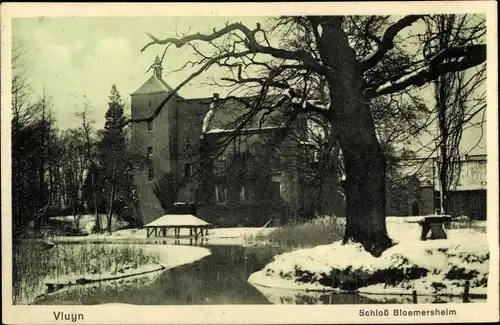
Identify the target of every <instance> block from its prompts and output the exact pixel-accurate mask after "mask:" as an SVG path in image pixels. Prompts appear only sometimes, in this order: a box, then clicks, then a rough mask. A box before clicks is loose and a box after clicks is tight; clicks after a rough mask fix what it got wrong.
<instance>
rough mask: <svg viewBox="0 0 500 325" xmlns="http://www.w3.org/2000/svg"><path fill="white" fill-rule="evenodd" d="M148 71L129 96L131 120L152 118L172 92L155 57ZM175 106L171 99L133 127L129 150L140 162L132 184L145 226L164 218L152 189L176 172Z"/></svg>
mask: <svg viewBox="0 0 500 325" xmlns="http://www.w3.org/2000/svg"><path fill="white" fill-rule="evenodd" d="M151 69H152V73H151V75H150V77H149V79H148V80H147V81H146V82H145V83H143V84H142V86H140V87H139V88H138V89H137V90H136V91H134V92H133V93H132V94H130V97H131V106H132V107H131V113H132V114H131V115H132V116H131V117H132V118H133V119H141V118H146V119H147V118H149V117H151V116H152V114H153V112H154V111H155V110H156V109H157V108H158V106H160V105H161V104H162V103H163V102H164V100H165V99H166V97H167V96H169V95H170V94H171V93H172V92H173V89H172V87H170V86H169V85H168V84H167V83H166V82H165V81H164V80H163V78H162V70H163V68H162V66H161V61H160V58H159V57H158V56H156V58H155V61H154V63H153V64H152V65H151ZM177 102H178V97H177V96H173V97H172V98H170V99H169V100H168V101H167V102H166V103H164V104H163V107H162V109H161V111H160V113H159V114H158V116H156V117H155V118H154V119H152V120H148V121H144V122H139V123H133V124H132V137H131V140H132V141H131V142H132V149H133V151H134V153H135V154H136V155H137V156H138V157H140V158H141V159H140V160H141V163H140V164H138V166H137V168H136V170H135V173H134V183H135V186H136V188H137V195H138V199H139V201H140V204H139V211H140V214H141V217H142V220H143V223H144V224H146V223H149V222H150V221H152V220H154V219H156V218H158V217H160V216H162V215H163V212H164V208H163V205H164V204H163V202H160V201H159V200H158V198H157V196H156V194H155V191H156V187H155V185H156V184H157V183H158V181H159V180H161V179H162V178H164V177H166V176H169V175H171V174H175V172H176V170H177V158H176V149H177V148H176V137H177V134H176V132H177Z"/></svg>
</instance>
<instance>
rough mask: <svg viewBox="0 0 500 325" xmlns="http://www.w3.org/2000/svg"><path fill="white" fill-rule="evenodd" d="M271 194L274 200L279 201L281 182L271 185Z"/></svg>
mask: <svg viewBox="0 0 500 325" xmlns="http://www.w3.org/2000/svg"><path fill="white" fill-rule="evenodd" d="M271 192H272V198H273V200H279V199H280V198H281V184H280V182H272V183H271Z"/></svg>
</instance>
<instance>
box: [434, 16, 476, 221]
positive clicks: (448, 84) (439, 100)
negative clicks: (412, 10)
mask: <svg viewBox="0 0 500 325" xmlns="http://www.w3.org/2000/svg"><path fill="white" fill-rule="evenodd" d="M485 23H486V22H485V20H484V18H483V17H480V16H476V15H436V16H431V17H428V18H426V27H427V30H426V33H425V35H424V40H425V41H424V52H425V54H427V55H430V54H432V53H437V52H441V51H443V50H446V49H447V48H450V47H456V46H464V45H467V44H473V43H474V42H478V41H484V37H485V33H486V26H485ZM485 81H486V64H481V65H479V66H477V67H475V68H473V69H469V70H468V71H457V72H452V73H448V74H445V75H441V76H440V77H439V78H437V79H436V80H435V81H434V82H433V84H434V98H435V101H436V103H435V109H434V111H435V113H436V115H437V125H438V136H437V137H436V149H437V150H438V157H439V158H438V166H437V167H438V168H437V170H438V176H439V177H438V179H439V188H440V191H439V192H440V207H439V208H440V211H441V213H442V214H444V213H445V212H446V211H447V203H448V196H447V193H448V192H449V190H450V189H451V188H452V186H453V185H455V184H456V182H457V181H458V179H459V177H460V160H461V159H462V155H463V154H464V153H462V152H461V151H460V143H461V140H462V135H463V131H464V129H466V128H467V127H471V126H472V127H478V126H479V127H482V124H483V123H484V113H485V111H486V91H485V88H484V83H485ZM481 114H482V117H481ZM477 117H479V121H477ZM471 124H472V125H471Z"/></svg>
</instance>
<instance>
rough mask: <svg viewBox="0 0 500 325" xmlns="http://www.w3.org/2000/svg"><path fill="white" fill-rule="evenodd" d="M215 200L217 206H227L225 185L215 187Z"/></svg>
mask: <svg viewBox="0 0 500 325" xmlns="http://www.w3.org/2000/svg"><path fill="white" fill-rule="evenodd" d="M215 200H216V202H217V204H226V202H227V187H226V186H224V185H216V186H215Z"/></svg>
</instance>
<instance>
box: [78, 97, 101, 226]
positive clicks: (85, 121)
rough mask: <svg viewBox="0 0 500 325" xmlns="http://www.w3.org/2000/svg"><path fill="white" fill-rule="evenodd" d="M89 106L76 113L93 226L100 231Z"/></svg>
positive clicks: (95, 159)
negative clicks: (93, 219)
mask: <svg viewBox="0 0 500 325" xmlns="http://www.w3.org/2000/svg"><path fill="white" fill-rule="evenodd" d="M88 113H89V107H88V105H85V108H84V109H83V111H81V112H80V113H77V115H78V116H79V117H80V118H81V121H82V124H81V126H80V131H81V132H82V134H83V138H84V141H85V142H84V143H85V160H86V164H87V168H88V170H89V173H88V176H87V177H88V179H90V191H91V195H92V203H93V205H94V213H95V218H96V219H95V220H96V221H95V228H94V231H96V232H101V230H102V228H101V217H100V214H99V206H98V198H97V176H98V175H97V174H98V170H99V169H98V164H97V157H96V153H95V150H94V146H95V140H94V139H93V137H92V134H93V130H92V124H93V123H94V121H91V120H89V118H88Z"/></svg>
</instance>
